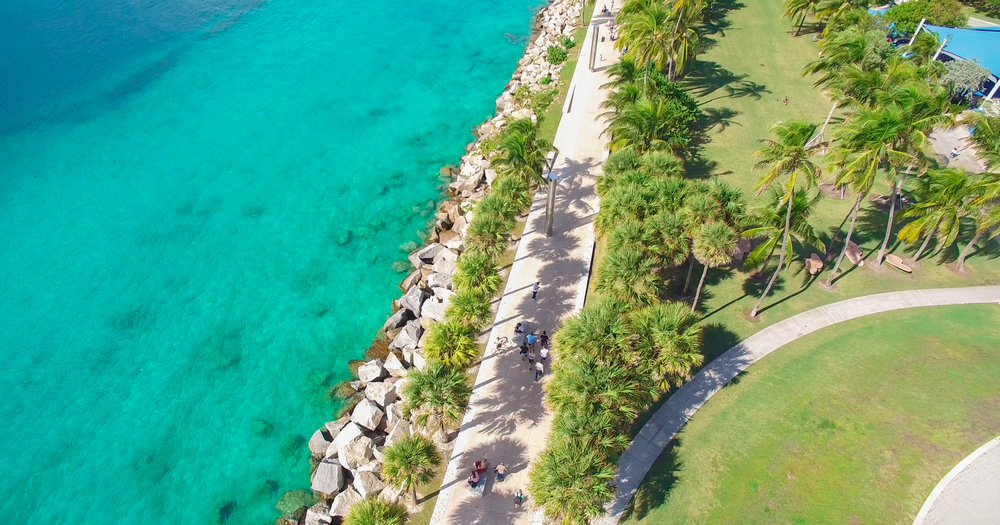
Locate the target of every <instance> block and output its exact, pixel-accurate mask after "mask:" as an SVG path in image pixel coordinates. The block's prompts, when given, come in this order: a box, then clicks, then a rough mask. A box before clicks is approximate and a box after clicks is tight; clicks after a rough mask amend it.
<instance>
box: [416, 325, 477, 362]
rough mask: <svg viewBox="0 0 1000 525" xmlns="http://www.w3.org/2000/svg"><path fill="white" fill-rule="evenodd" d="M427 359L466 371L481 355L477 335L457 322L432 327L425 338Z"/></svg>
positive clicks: (466, 326)
mask: <svg viewBox="0 0 1000 525" xmlns="http://www.w3.org/2000/svg"><path fill="white" fill-rule="evenodd" d="M424 351H425V352H427V357H429V358H431V359H432V360H435V361H441V362H442V363H444V364H445V365H448V366H450V367H452V368H457V369H464V368H466V367H468V366H469V365H470V364H472V362H473V361H475V359H476V356H477V355H478V354H479V347H478V346H477V345H476V334H475V332H474V331H473V330H472V327H471V326H468V325H464V324H462V323H459V322H455V321H445V322H443V323H436V324H434V325H431V327H430V329H428V330H427V334H426V335H425V336H424Z"/></svg>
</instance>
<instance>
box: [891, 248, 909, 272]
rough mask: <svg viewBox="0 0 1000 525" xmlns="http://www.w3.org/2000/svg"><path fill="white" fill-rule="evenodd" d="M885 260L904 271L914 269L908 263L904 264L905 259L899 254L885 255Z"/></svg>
mask: <svg viewBox="0 0 1000 525" xmlns="http://www.w3.org/2000/svg"><path fill="white" fill-rule="evenodd" d="M885 262H887V263H889V264H891V265H893V266H895V267H896V268H898V269H900V270H902V271H904V272H906V273H910V272H912V271H913V268H910V267H909V266H907V265H906V264H904V263H903V260H902V259H900V258H899V256H896V255H893V254H891V253H890V254H889V255H886V256H885Z"/></svg>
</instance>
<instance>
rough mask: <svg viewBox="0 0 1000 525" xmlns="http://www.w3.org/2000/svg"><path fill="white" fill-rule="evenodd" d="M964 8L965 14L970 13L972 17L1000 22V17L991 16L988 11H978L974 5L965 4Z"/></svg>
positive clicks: (995, 22)
mask: <svg viewBox="0 0 1000 525" xmlns="http://www.w3.org/2000/svg"><path fill="white" fill-rule="evenodd" d="M962 10H963V11H965V14H967V15H969V16H970V17H973V18H978V19H980V20H986V21H987V22H993V23H994V24H1000V18H997V17H995V16H990V15H987V14H986V13H982V12H980V11H977V10H976V9H975V8H973V7H969V6H965V7H964V8H963V9H962Z"/></svg>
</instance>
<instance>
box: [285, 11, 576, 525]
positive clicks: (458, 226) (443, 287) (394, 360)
mask: <svg viewBox="0 0 1000 525" xmlns="http://www.w3.org/2000/svg"><path fill="white" fill-rule="evenodd" d="M581 8H582V6H580V5H578V4H577V2H576V0H556V1H555V2H552V3H550V4H549V5H547V6H545V7H544V8H542V9H541V10H539V12H538V13H537V14H536V16H535V20H534V23H533V26H532V28H533V31H532V40H531V41H530V42H529V43H528V45H527V46H526V48H525V51H524V54H523V56H522V58H521V59H520V60H519V61H518V64H517V68H516V69H515V71H514V73H513V75H512V77H511V80H510V82H508V83H507V85H506V87H505V88H504V91H503V93H502V94H501V95H500V97H499V98H498V99H497V101H496V115H495V116H494V117H492V118H491V119H489V120H487V121H486V122H484V123H483V124H481V125H480V126H479V127H478V129H477V131H476V133H475V134H476V136H477V138H476V140H474V141H473V142H471V143H470V144H469V145H468V146H467V147H466V154H465V155H463V156H462V159H461V164H460V167H459V168H451V169H448V168H443V169H442V171H445V170H447V175H448V176H450V177H451V178H452V179H453V180H452V182H451V183H450V184H449V185H448V190H447V193H448V195H449V197H450V198H449V199H448V200H446V201H445V202H444V203H442V204H441V206H440V207H439V208H438V210H437V213H436V214H435V216H434V217H435V220H434V226H433V228H432V230H431V233H430V236H429V238H428V241H427V242H428V244H427V245H425V246H423V247H422V248H420V249H418V250H416V251H414V252H412V253H411V254H410V255H409V261H410V263H411V264H412V265H413V267H414V270H413V271H412V272H411V273H410V274H409V275H407V276H406V277H405V278H404V279H403V280H402V282H401V283H400V284H399V288H400V290H401V291H402V292H403V295H402V297H400V298H399V299H397V300H394V301H393V306H392V311H393V313H392V315H390V316H389V318H388V320H386V322H385V324H384V326H383V328H382V330H381V331H380V336H379V337H378V338H376V341H375V342H374V343H373V344H372V347H371V348H370V349H369V351H368V353H367V357H368V358H369V359H370V360H369V361H367V362H365V363H364V364H361V365H360V366H359V367H358V368H357V371H356V375H357V380H356V381H351V382H349V383H345V384H344V385H341V387H340V388H339V391H340V392H341V393H342V395H344V396H345V397H346V398H347V404H346V406H345V408H344V411H343V412H342V414H343V417H341V418H339V419H337V420H336V421H331V422H328V423H326V424H324V425H323V426H322V427H321V428H319V429H318V430H316V432H315V433H314V434H313V435H312V437H311V438H310V439H309V444H308V445H309V451H310V454H311V462H310V463H311V465H313V466H314V468H313V469H312V476H311V488H312V492H313V501H315V503H314V504H312V505H311V506H305V505H303V506H300V507H298V508H297V509H295V511H294V512H288V513H287V514H286V515H285V516H283V517H281V518H279V520H278V523H280V524H285V525H292V524H295V525H299V524H305V525H321V524H336V523H340V521H341V520H342V519H343V516H345V515H346V514H347V512H348V511H349V510H350V508H351V507H352V506H353V505H354V504H356V503H357V502H359V501H361V500H362V499H364V498H366V497H371V496H376V495H377V496H379V497H381V498H383V499H386V500H387V501H391V502H397V501H399V499H400V496H401V492H400V489H399V487H398V486H394V485H388V484H386V483H384V482H383V481H382V479H381V468H382V461H383V459H384V456H383V451H384V449H385V447H388V446H390V445H392V444H394V443H397V442H398V441H400V440H401V439H403V438H404V437H406V436H407V435H409V434H411V433H414V432H416V433H422V434H425V435H428V437H432V438H433V437H438V438H443V436H433V431H432V430H428V429H424V428H418V427H417V426H416V425H413V424H412V422H411V421H410V420H408V419H407V418H405V417H404V416H403V401H402V390H403V385H404V384H406V380H407V379H406V375H407V372H408V370H409V369H411V368H417V369H418V370H420V369H423V368H424V366H425V365H426V363H427V360H426V358H425V356H424V353H423V337H424V334H425V332H426V330H427V329H428V328H429V327H430V326H431V325H432V324H433V323H437V322H441V321H443V320H444V314H445V310H446V308H447V307H448V304H449V302H450V300H451V298H452V296H454V292H453V291H452V288H453V287H452V276H453V275H454V274H455V267H456V263H457V261H458V258H459V256H460V255H461V254H462V252H463V251H464V250H465V241H464V239H465V236H466V233H467V230H468V227H469V223H470V222H471V220H472V213H473V212H472V208H473V206H474V205H475V203H477V202H479V201H480V200H482V199H483V197H484V196H485V195H486V193H487V191H489V188H490V187H491V186H492V184H493V181H494V180H496V177H497V174H496V171H494V170H493V169H492V168H491V166H490V161H489V160H488V159H487V158H486V156H485V155H483V154H482V153H481V149H480V146H481V144H482V142H483V141H484V140H486V139H489V138H490V137H493V136H494V135H495V134H497V133H499V132H500V131H501V130H503V128H504V127H505V126H506V124H507V122H510V121H513V120H517V119H522V118H530V119H532V121H534V120H535V119H536V116H535V114H534V112H533V111H532V110H531V109H529V108H526V107H523V102H519V101H518V100H517V97H516V96H515V92H516V91H517V90H518V89H520V88H521V87H522V86H527V88H528V90H530V92H531V93H538V92H541V91H543V90H545V89H547V87H546V84H548V82H544V83H543V80H542V79H543V78H546V77H549V78H557V77H558V75H559V71H560V70H561V68H562V65H561V64H559V65H555V64H550V63H549V62H548V60H547V50H548V48H549V46H558V45H560V43H561V40H562V38H563V37H572V35H573V32H574V31H575V29H576V28H577V26H578V22H579V18H580V11H579V9H581ZM443 174H444V173H443ZM283 499H284V498H283ZM289 510H290V509H289Z"/></svg>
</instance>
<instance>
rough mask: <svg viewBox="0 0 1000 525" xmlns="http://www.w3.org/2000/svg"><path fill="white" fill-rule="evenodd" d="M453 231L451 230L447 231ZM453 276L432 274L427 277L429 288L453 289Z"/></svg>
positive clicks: (425, 303)
mask: <svg viewBox="0 0 1000 525" xmlns="http://www.w3.org/2000/svg"><path fill="white" fill-rule="evenodd" d="M447 231H451V230H447ZM451 285H452V282H451V276H450V275H447V274H443V273H432V274H430V276H428V277H427V286H429V287H431V288H451ZM426 305H427V301H424V307H425V308H426V307H427V306H426Z"/></svg>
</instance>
